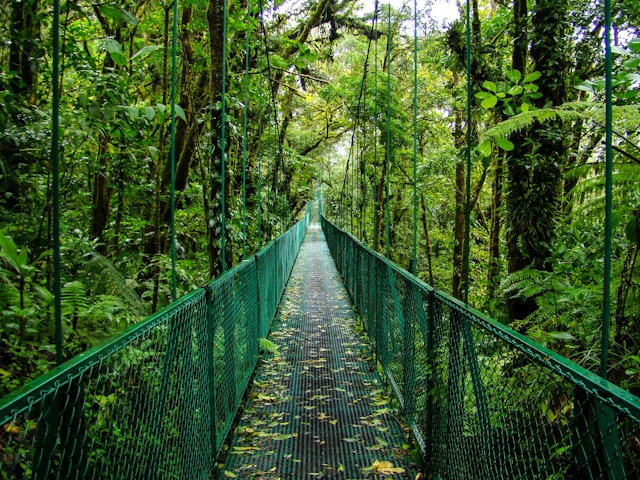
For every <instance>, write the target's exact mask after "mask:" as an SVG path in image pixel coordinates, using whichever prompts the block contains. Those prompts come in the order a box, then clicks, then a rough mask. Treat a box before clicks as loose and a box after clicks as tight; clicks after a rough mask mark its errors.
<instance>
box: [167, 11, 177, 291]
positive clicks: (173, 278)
mask: <svg viewBox="0 0 640 480" xmlns="http://www.w3.org/2000/svg"><path fill="white" fill-rule="evenodd" d="M177 77H178V0H173V43H172V44H171V153H170V155H169V163H170V164H171V202H170V203H171V294H172V296H171V298H172V299H173V301H174V302H175V301H176V300H177V299H178V287H177V283H178V282H177V275H176V218H175V217H176V84H177Z"/></svg>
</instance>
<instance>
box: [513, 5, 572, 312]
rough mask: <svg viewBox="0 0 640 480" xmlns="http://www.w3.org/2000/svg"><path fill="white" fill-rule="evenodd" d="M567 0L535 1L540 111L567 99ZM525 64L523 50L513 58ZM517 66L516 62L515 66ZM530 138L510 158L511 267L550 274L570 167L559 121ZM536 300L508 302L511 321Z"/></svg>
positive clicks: (534, 53) (533, 52)
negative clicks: (567, 167) (564, 179)
mask: <svg viewBox="0 0 640 480" xmlns="http://www.w3.org/2000/svg"><path fill="white" fill-rule="evenodd" d="M568 14H569V9H568V5H567V0H537V1H536V2H535V4H534V7H533V12H532V18H531V24H532V29H531V35H530V38H529V39H530V45H531V50H530V54H531V58H532V59H533V62H534V66H535V70H537V71H539V72H540V73H541V74H542V76H541V77H540V79H539V81H538V82H537V83H538V86H539V91H540V93H542V96H541V98H540V99H538V100H537V104H536V106H537V107H545V106H554V105H560V104H562V103H563V102H564V100H565V71H566V69H567V60H568V57H567V55H566V50H567V45H568V41H569V37H568V26H569V21H568ZM516 55H517V56H518V61H519V62H522V52H518V53H517V52H516V51H515V50H514V57H515V56H516ZM514 65H515V62H514ZM526 137H527V138H525V137H524V136H522V137H520V136H519V137H517V138H516V139H515V140H516V141H515V142H514V144H515V145H516V148H515V149H514V151H513V152H512V153H513V154H512V155H511V156H510V157H509V159H508V162H507V165H508V187H507V191H506V208H507V249H508V269H509V273H513V272H516V271H519V270H522V269H524V268H527V267H530V268H535V269H543V270H549V269H551V263H550V261H549V256H550V253H551V244H552V242H553V239H554V238H555V231H556V222H557V218H558V212H559V208H558V207H559V201H560V196H561V192H562V167H563V165H564V164H565V163H566V149H565V145H564V135H563V129H562V124H561V122H560V121H553V122H548V123H545V124H544V125H542V124H535V125H534V126H533V127H532V128H531V129H530V130H529V131H528V132H527V136H526ZM536 308H537V307H536V303H535V299H533V298H527V299H522V298H511V297H510V298H507V309H508V317H509V320H510V321H517V320H522V319H524V318H526V317H527V316H528V315H530V314H531V313H532V312H534V311H535V309H536Z"/></svg>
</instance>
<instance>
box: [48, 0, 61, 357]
mask: <svg viewBox="0 0 640 480" xmlns="http://www.w3.org/2000/svg"><path fill="white" fill-rule="evenodd" d="M52 66H53V72H52V76H51V82H52V89H53V92H52V94H53V103H52V108H51V175H52V177H53V178H52V182H53V185H52V190H53V191H52V196H53V198H52V199H51V201H52V203H53V294H54V318H55V330H56V331H55V342H56V363H57V364H58V365H60V364H61V363H62V362H63V360H64V357H63V355H62V284H61V277H62V273H61V270H62V268H61V261H60V256H61V255H60V118H59V116H60V0H54V2H53V65H52Z"/></svg>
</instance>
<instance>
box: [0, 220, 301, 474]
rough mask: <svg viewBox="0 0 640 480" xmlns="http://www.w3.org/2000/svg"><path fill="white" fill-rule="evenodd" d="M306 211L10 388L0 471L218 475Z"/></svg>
mask: <svg viewBox="0 0 640 480" xmlns="http://www.w3.org/2000/svg"><path fill="white" fill-rule="evenodd" d="M308 219H309V215H308V214H307V216H306V217H305V218H304V219H303V220H301V221H300V222H299V223H298V224H297V225H296V226H294V227H293V228H292V229H290V230H289V231H287V232H286V233H284V234H283V235H281V236H280V237H278V238H277V239H276V240H274V241H273V242H271V243H270V244H269V245H268V246H266V247H265V248H264V249H263V250H261V251H260V252H259V253H258V254H257V255H255V256H254V257H252V258H251V259H250V260H246V261H244V262H243V263H241V264H240V265H238V266H237V267H235V268H233V269H231V270H229V271H228V272H227V273H225V274H224V275H223V276H221V277H220V278H218V279H216V280H214V281H212V282H210V283H209V284H207V285H206V286H205V287H204V288H200V289H198V290H196V291H194V292H192V293H190V294H188V295H186V296H185V297H183V298H181V299H180V300H178V301H177V302H175V303H173V304H172V305H170V306H168V307H167V308H165V309H164V310H162V311H160V312H158V313H156V314H154V315H152V316H150V317H148V318H146V319H145V320H143V321H142V322H140V323H139V324H137V325H135V326H133V327H131V328H129V329H127V330H126V331H124V332H123V333H121V334H119V335H117V336H116V337H114V338H112V339H111V340H110V341H108V342H106V343H105V344H103V345H101V346H99V347H96V348H93V349H91V350H89V351H87V352H86V353H84V354H82V355H79V356H78V357H76V358H74V359H72V360H70V361H69V362H67V363H65V364H63V365H62V366H60V367H58V368H56V369H55V370H52V371H51V372H50V373H48V374H46V375H44V376H43V377H41V378H39V379H36V380H35V381H33V382H31V383H30V384H28V385H26V386H25V387H24V388H22V389H20V390H18V391H16V392H14V393H12V394H10V395H8V396H7V397H5V398H4V399H2V400H1V401H0V479H2V480H4V479H9V478H11V479H23V478H24V479H58V478H64V479H76V478H77V479H80V478H82V479H141V478H144V479H207V478H210V476H211V474H212V472H213V470H214V467H215V459H216V456H217V454H218V453H219V452H220V449H221V446H222V444H223V442H224V439H225V437H226V436H227V434H228V433H229V429H230V428H231V424H232V421H233V418H234V416H235V414H236V412H237V410H238V407H239V405H240V401H241V399H242V395H243V393H244V391H245V388H246V386H247V383H248V381H249V378H250V376H251V374H252V373H253V370H254V367H255V365H256V363H257V359H258V353H259V338H260V337H264V336H265V335H266V333H267V332H268V331H269V328H270V326H271V322H272V320H273V317H274V315H275V313H276V309H277V307H278V303H279V301H280V296H281V295H282V292H283V291H284V287H285V285H286V283H287V279H288V277H289V274H290V273H291V269H292V268H293V263H294V261H295V258H296V255H297V252H298V249H299V247H300V244H301V243H302V240H303V238H304V234H305V231H306V227H307V223H308Z"/></svg>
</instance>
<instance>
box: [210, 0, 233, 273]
mask: <svg viewBox="0 0 640 480" xmlns="http://www.w3.org/2000/svg"><path fill="white" fill-rule="evenodd" d="M224 1H225V0H209V7H208V9H207V23H208V25H209V41H210V48H211V67H210V68H211V69H210V75H211V84H210V104H211V105H212V106H213V108H212V112H211V127H212V132H211V157H210V158H211V170H210V177H211V178H210V180H211V183H210V186H209V188H210V192H211V194H210V195H209V202H210V206H211V211H210V213H209V222H208V223H207V237H208V253H209V273H210V275H211V278H216V277H218V276H219V275H220V274H221V273H222V272H223V270H224V268H223V267H224V266H223V264H222V242H221V238H222V235H223V234H224V233H225V232H223V231H222V215H225V214H226V212H223V209H222V196H223V195H226V192H223V190H222V174H221V169H222V155H223V151H222V149H221V144H222V142H221V141H222V128H221V127H222V109H221V108H220V107H219V105H220V104H221V100H222V78H223V77H222V62H223V55H225V51H224V42H223V35H222V34H223V21H224V10H223V2H224ZM224 154H226V152H224ZM225 170H226V169H225ZM226 173H227V172H226V171H225V172H224V174H225V175H226ZM225 183H226V185H227V186H228V182H225ZM227 208H228V204H227ZM225 240H226V237H225ZM225 245H227V242H226V241H225ZM227 252H228V250H226V251H225V258H226V260H230V258H229V256H228V255H227Z"/></svg>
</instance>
